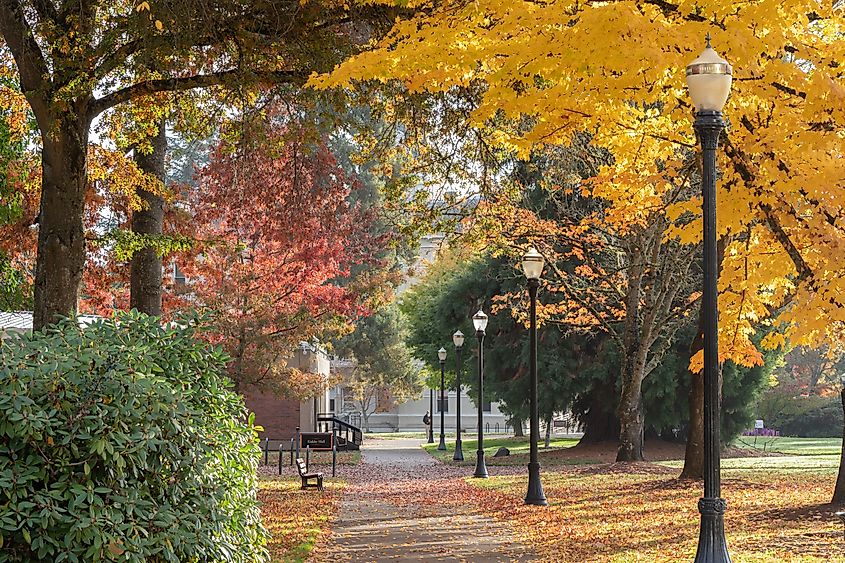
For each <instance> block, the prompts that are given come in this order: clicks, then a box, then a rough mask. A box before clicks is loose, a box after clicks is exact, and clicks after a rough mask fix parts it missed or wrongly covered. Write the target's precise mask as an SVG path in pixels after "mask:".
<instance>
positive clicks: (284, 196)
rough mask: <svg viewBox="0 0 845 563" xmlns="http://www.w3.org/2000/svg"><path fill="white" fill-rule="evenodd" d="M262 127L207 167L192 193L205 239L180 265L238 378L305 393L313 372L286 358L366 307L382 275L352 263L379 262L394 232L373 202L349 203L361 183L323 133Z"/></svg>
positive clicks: (226, 145) (197, 226)
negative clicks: (311, 137)
mask: <svg viewBox="0 0 845 563" xmlns="http://www.w3.org/2000/svg"><path fill="white" fill-rule="evenodd" d="M261 128H262V130H261V131H255V130H251V131H249V132H247V133H246V134H242V135H241V136H240V139H239V141H238V142H237V143H236V144H232V143H230V142H226V141H223V142H222V143H221V144H220V145H219V146H218V147H217V148H216V149H215V151H214V152H213V155H212V159H211V163H210V164H209V165H208V166H207V167H205V168H204V169H203V170H201V171H200V173H199V175H198V187H197V188H196V190H195V191H194V192H193V194H192V195H191V197H189V201H190V204H191V208H192V212H193V213H192V216H193V223H192V225H191V228H192V229H193V233H194V234H195V236H196V237H197V238H198V239H199V240H200V241H201V244H200V245H199V247H198V248H197V253H196V254H195V255H194V259H192V260H190V261H189V262H188V263H186V264H185V265H184V268H183V269H184V270H185V272H186V273H187V274H188V276H189V278H190V282H189V284H188V291H189V294H188V295H189V296H188V300H189V301H192V304H193V305H194V306H195V307H196V308H197V309H199V310H201V311H203V312H206V313H208V314H209V315H210V316H211V319H212V326H213V331H212V334H213V336H212V339H213V340H215V341H216V342H217V343H219V344H221V345H222V346H223V347H224V349H226V351H227V352H228V353H229V354H230V355H231V356H232V359H233V361H232V364H231V368H230V372H231V376H232V379H233V380H234V381H235V383H236V385H238V386H243V385H251V386H259V387H263V388H265V389H269V390H272V391H275V392H277V393H283V394H287V395H300V396H303V395H307V394H308V393H309V391H310V390H311V389H312V388H313V385H314V384H317V383H318V382H316V381H313V376H309V375H308V374H304V373H301V372H299V371H298V370H296V369H293V368H289V367H286V366H285V362H284V360H285V359H286V358H287V357H289V356H290V354H291V352H292V350H294V349H295V347H296V345H297V344H298V343H299V342H300V341H302V340H308V339H310V338H311V337H313V336H326V335H327V334H330V333H333V332H334V333H337V332H343V331H344V330H346V329H347V326H348V323H349V319H350V318H351V317H355V316H358V315H360V314H362V313H363V314H365V313H366V312H367V309H368V307H369V302H368V300H369V299H370V298H371V297H373V291H374V290H375V289H376V287H377V286H378V285H379V284H378V283H375V284H373V280H372V279H371V278H369V277H368V274H367V273H365V274H362V275H360V276H359V275H357V274H355V272H358V271H361V272H371V271H372V270H374V269H375V270H378V262H379V260H378V258H377V254H378V251H379V249H381V248H383V247H384V245H385V244H386V243H387V240H386V237H385V236H383V235H379V234H377V233H376V232H375V231H374V229H373V228H372V223H373V210H367V209H363V208H361V207H360V206H357V205H353V204H351V203H350V197H349V196H350V194H351V193H352V192H353V191H354V190H356V189H358V184H357V181H356V180H355V179H354V178H351V177H349V176H347V174H345V173H344V171H343V170H342V169H341V168H340V166H339V165H338V163H337V161H336V160H335V158H334V157H333V156H332V154H331V153H330V152H329V150H328V149H327V148H326V146H325V145H324V144H323V143H320V142H316V143H315V142H311V141H307V140H305V139H303V137H304V135H300V134H299V132H294V133H292V132H291V131H290V130H288V129H286V128H285V127H283V126H281V125H267V124H265V125H263V126H262V127H261ZM365 278H366V279H365Z"/></svg>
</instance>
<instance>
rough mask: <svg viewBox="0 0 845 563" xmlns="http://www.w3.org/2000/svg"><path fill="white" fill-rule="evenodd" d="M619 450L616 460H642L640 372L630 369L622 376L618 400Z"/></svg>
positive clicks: (643, 424) (642, 426)
mask: <svg viewBox="0 0 845 563" xmlns="http://www.w3.org/2000/svg"><path fill="white" fill-rule="evenodd" d="M617 414H618V416H619V451H618V452H617V453H616V461H643V460H644V459H645V458H644V457H643V428H644V426H645V417H644V416H643V401H642V372H641V370H640V372H639V373H637V372H636V371H632V372H631V373H629V374H628V375H627V376H623V383H622V397H621V399H620V401H619V409H618V411H617Z"/></svg>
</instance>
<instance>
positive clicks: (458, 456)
mask: <svg viewBox="0 0 845 563" xmlns="http://www.w3.org/2000/svg"><path fill="white" fill-rule="evenodd" d="M463 460H464V450H463V449H462V448H461V439H460V438H458V439H457V440H455V455H454V456H452V461H463Z"/></svg>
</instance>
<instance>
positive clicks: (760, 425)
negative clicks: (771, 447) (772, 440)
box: [754, 420, 765, 428]
mask: <svg viewBox="0 0 845 563" xmlns="http://www.w3.org/2000/svg"><path fill="white" fill-rule="evenodd" d="M754 428H765V427H764V426H763V421H762V420H755V421H754Z"/></svg>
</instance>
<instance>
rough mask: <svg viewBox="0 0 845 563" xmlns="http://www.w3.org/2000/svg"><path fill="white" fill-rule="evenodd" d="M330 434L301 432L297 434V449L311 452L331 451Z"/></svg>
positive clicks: (331, 435)
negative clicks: (307, 449)
mask: <svg viewBox="0 0 845 563" xmlns="http://www.w3.org/2000/svg"><path fill="white" fill-rule="evenodd" d="M332 437H333V434H332V433H331V432H301V433H300V434H299V448H300V449H303V450H304V449H305V448H311V449H312V450H330V449H332Z"/></svg>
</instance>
